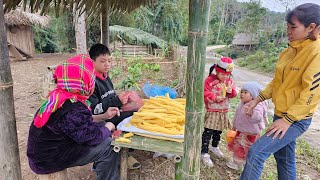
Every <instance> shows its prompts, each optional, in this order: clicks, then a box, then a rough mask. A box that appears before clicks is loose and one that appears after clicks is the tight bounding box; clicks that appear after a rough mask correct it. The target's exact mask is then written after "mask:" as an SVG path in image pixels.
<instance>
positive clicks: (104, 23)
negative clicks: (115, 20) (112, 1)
mask: <svg viewBox="0 0 320 180" xmlns="http://www.w3.org/2000/svg"><path fill="white" fill-rule="evenodd" d="M103 6H104V7H103V8H102V12H101V18H100V24H101V43H102V44H104V45H106V46H109V13H110V11H109V5H108V1H105V4H104V5H103Z"/></svg>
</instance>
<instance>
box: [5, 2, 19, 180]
mask: <svg viewBox="0 0 320 180" xmlns="http://www.w3.org/2000/svg"><path fill="white" fill-rule="evenodd" d="M0 179H8V180H20V179H21V169H20V158H19V148H18V138H17V128H16V119H15V116H14V104H13V81H12V76H11V70H10V62H9V53H8V44H7V37H6V31H5V26H4V12H3V0H0Z"/></svg>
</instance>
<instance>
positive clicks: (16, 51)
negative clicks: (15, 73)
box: [8, 44, 24, 60]
mask: <svg viewBox="0 0 320 180" xmlns="http://www.w3.org/2000/svg"><path fill="white" fill-rule="evenodd" d="M8 48H9V51H10V52H11V53H12V54H13V56H14V57H15V59H16V60H24V58H23V57H22V55H21V54H20V53H19V51H18V50H17V49H16V48H15V47H14V46H13V45H11V44H8Z"/></svg>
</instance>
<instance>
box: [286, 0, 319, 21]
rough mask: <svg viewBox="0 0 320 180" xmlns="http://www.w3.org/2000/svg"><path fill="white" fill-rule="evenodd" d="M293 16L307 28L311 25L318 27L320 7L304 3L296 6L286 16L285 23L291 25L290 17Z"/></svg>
mask: <svg viewBox="0 0 320 180" xmlns="http://www.w3.org/2000/svg"><path fill="white" fill-rule="evenodd" d="M293 16H295V17H297V19H298V20H299V21H300V22H301V23H302V24H303V25H304V27H308V26H309V25H310V24H311V23H315V24H316V25H317V26H319V25H320V6H319V5H317V4H313V3H305V4H301V5H300V6H297V7H296V8H294V9H293V10H292V11H290V12H289V13H288V14H287V16H286V21H287V22H288V23H290V24H293V23H292V17H293Z"/></svg>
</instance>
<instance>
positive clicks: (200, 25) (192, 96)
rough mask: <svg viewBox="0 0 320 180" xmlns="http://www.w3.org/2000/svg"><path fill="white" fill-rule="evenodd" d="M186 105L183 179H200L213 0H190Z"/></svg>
mask: <svg viewBox="0 0 320 180" xmlns="http://www.w3.org/2000/svg"><path fill="white" fill-rule="evenodd" d="M189 2H190V4H189V44H188V59H187V78H186V79H187V88H186V89H187V105H186V127H185V134H184V155H183V164H182V179H199V178H200V147H201V135H202V131H203V118H204V113H205V112H204V106H203V105H204V100H203V77H204V65H205V60H206V46H207V34H208V24H209V11H210V0H190V1H189Z"/></svg>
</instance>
